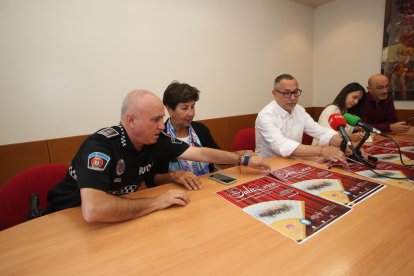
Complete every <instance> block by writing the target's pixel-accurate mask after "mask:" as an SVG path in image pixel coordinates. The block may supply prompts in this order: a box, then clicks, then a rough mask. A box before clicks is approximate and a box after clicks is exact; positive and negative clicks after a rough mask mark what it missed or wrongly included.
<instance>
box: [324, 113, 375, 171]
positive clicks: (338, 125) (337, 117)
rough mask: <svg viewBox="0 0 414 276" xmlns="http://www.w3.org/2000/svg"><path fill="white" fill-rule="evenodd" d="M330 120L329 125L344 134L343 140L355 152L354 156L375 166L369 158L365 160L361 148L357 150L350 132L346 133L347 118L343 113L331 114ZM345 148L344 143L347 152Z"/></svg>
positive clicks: (343, 149)
mask: <svg viewBox="0 0 414 276" xmlns="http://www.w3.org/2000/svg"><path fill="white" fill-rule="evenodd" d="M328 122H329V125H330V126H331V128H333V129H334V130H336V131H339V133H341V136H342V139H343V141H344V142H345V143H346V145H348V147H349V148H350V149H351V151H352V154H353V156H354V158H355V159H357V160H358V161H359V162H361V163H363V164H364V165H365V166H367V167H370V168H375V165H374V164H372V163H371V162H369V161H368V160H365V159H364V158H363V157H362V156H361V154H360V152H359V149H358V150H356V149H355V148H354V145H353V144H352V142H351V139H350V138H349V136H348V133H346V131H345V127H346V121H345V118H344V117H342V115H341V114H339V113H334V114H331V116H329V119H328ZM345 148H346V147H342V145H341V149H342V151H344V152H345Z"/></svg>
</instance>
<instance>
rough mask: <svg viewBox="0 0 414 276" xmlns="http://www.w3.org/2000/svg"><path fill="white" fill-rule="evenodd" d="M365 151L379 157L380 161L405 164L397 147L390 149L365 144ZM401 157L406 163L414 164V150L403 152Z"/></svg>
mask: <svg viewBox="0 0 414 276" xmlns="http://www.w3.org/2000/svg"><path fill="white" fill-rule="evenodd" d="M362 148H363V149H364V151H365V152H366V153H367V154H369V155H371V156H374V157H376V158H377V159H378V161H383V162H388V163H393V164H398V165H403V164H402V163H401V159H400V153H399V152H398V150H396V149H389V148H378V147H372V146H363V147H362ZM401 158H402V160H403V162H404V164H405V165H413V164H414V153H413V152H407V151H404V152H401Z"/></svg>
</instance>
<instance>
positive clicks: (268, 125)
mask: <svg viewBox="0 0 414 276" xmlns="http://www.w3.org/2000/svg"><path fill="white" fill-rule="evenodd" d="M255 127H256V152H257V153H258V154H260V155H262V156H264V157H269V156H274V155H281V156H283V157H286V156H290V155H291V154H292V153H293V152H294V151H295V150H296V148H297V147H298V146H299V145H300V144H301V143H302V136H303V133H304V132H305V133H306V134H308V135H310V136H312V137H314V138H317V139H318V140H319V141H320V143H319V144H320V145H327V144H329V141H330V140H331V138H332V136H334V135H335V134H337V133H336V132H335V131H334V130H333V129H329V128H326V127H323V126H320V125H319V124H318V123H316V122H315V121H314V120H313V119H312V117H311V116H310V115H309V114H308V113H307V112H306V110H305V109H304V108H303V107H301V106H300V105H296V106H295V107H294V108H293V109H292V112H291V113H290V114H289V112H287V111H286V110H284V109H283V108H282V107H280V106H279V105H278V104H277V103H276V101H274V100H273V101H271V102H270V103H269V104H268V105H266V106H265V107H264V108H263V109H262V111H260V112H259V115H258V116H257V119H256V125H255Z"/></svg>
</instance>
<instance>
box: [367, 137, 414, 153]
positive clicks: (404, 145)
mask: <svg viewBox="0 0 414 276" xmlns="http://www.w3.org/2000/svg"><path fill="white" fill-rule="evenodd" d="M395 142H397V144H398V145H399V147H400V149H401V150H402V151H407V152H413V153H414V142H405V141H397V140H395ZM369 146H371V147H378V148H386V149H395V150H397V146H396V145H395V143H394V142H393V141H391V140H388V139H384V140H380V141H375V142H373V143H371V144H370V145H369Z"/></svg>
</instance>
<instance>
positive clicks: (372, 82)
mask: <svg viewBox="0 0 414 276" xmlns="http://www.w3.org/2000/svg"><path fill="white" fill-rule="evenodd" d="M388 88H389V80H388V78H387V77H386V76H384V75H381V74H374V75H372V76H371V77H369V79H368V87H367V99H366V100H365V115H364V117H363V119H362V121H364V122H365V123H367V124H370V125H372V126H373V127H375V128H377V129H379V130H380V131H382V132H394V133H404V132H407V131H408V130H409V129H410V126H409V125H407V124H406V122H398V119H397V113H396V110H395V106H394V99H393V98H392V96H391V95H389V91H388Z"/></svg>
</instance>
